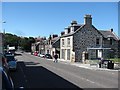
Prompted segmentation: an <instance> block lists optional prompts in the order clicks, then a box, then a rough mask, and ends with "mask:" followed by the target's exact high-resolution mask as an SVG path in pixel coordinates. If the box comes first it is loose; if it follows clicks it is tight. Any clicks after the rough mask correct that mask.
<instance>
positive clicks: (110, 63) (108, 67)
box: [107, 61, 114, 69]
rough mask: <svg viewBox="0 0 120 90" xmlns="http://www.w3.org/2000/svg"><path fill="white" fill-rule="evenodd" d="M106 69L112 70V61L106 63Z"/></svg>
mask: <svg viewBox="0 0 120 90" xmlns="http://www.w3.org/2000/svg"><path fill="white" fill-rule="evenodd" d="M107 69H114V63H112V61H109V62H108V65H107Z"/></svg>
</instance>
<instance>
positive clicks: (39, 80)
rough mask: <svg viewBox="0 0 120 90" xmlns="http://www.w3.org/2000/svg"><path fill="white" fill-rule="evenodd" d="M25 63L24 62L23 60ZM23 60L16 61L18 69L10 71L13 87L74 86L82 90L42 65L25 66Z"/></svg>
mask: <svg viewBox="0 0 120 90" xmlns="http://www.w3.org/2000/svg"><path fill="white" fill-rule="evenodd" d="M25 63H26V62H25ZM25 63H24V62H18V70H17V71H16V72H11V77H12V79H13V82H14V85H15V88H18V87H20V86H23V87H24V88H75V89H79V90H83V89H81V88H79V87H78V86H76V85H74V84H72V83H71V82H69V81H67V80H65V79H64V78H62V77H60V76H58V75H57V74H55V73H53V72H51V71H50V70H48V69H46V68H44V67H42V66H35V64H34V62H29V63H27V64H32V65H34V66H25Z"/></svg>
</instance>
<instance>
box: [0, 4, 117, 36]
mask: <svg viewBox="0 0 120 90" xmlns="http://www.w3.org/2000/svg"><path fill="white" fill-rule="evenodd" d="M85 14H91V15H92V18H93V20H92V21H93V25H94V26H95V27H96V28H97V29H98V30H109V29H111V28H113V29H114V32H115V33H116V34H117V35H118V3H117V2H74V3H73V2H71V3H70V2H56V3H55V2H3V3H2V19H3V21H6V23H5V24H3V29H5V31H6V32H9V33H13V34H16V35H18V36H27V37H29V36H32V37H38V36H41V37H42V36H46V37H48V36H49V35H50V34H58V35H60V33H61V31H64V28H65V27H67V26H68V25H70V22H71V21H72V20H76V21H77V22H78V23H79V24H83V23H84V16H85Z"/></svg>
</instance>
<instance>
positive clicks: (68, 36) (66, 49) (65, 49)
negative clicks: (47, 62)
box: [60, 21, 81, 62]
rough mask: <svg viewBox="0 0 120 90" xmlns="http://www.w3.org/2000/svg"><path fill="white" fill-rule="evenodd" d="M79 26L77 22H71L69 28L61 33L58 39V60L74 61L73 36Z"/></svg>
mask: <svg viewBox="0 0 120 90" xmlns="http://www.w3.org/2000/svg"><path fill="white" fill-rule="evenodd" d="M80 27H81V25H79V24H77V21H72V22H71V24H70V26H68V27H67V28H65V29H64V32H61V37H60V59H63V60H69V61H71V62H74V61H75V53H74V52H73V34H74V32H75V31H76V30H77V29H78V28H80Z"/></svg>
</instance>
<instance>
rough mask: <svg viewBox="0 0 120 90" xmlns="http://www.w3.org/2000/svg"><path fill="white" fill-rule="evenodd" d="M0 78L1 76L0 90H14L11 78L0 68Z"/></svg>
mask: <svg viewBox="0 0 120 90" xmlns="http://www.w3.org/2000/svg"><path fill="white" fill-rule="evenodd" d="M0 76H2V78H0V79H2V80H1V81H2V88H0V89H1V90H14V85H13V81H12V79H11V77H10V76H9V75H7V73H6V72H5V71H4V70H3V68H2V67H0Z"/></svg>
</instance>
